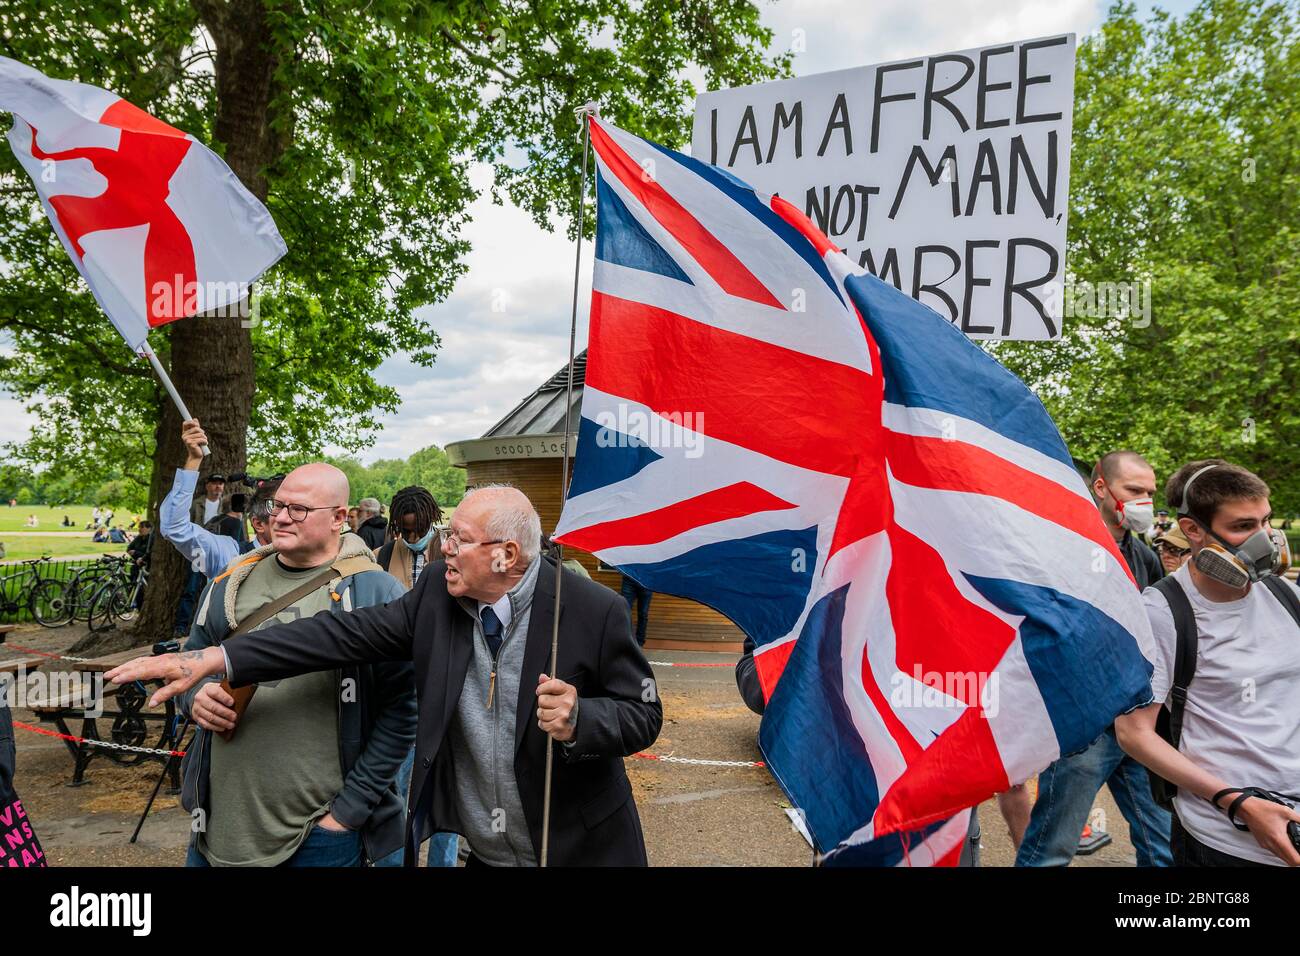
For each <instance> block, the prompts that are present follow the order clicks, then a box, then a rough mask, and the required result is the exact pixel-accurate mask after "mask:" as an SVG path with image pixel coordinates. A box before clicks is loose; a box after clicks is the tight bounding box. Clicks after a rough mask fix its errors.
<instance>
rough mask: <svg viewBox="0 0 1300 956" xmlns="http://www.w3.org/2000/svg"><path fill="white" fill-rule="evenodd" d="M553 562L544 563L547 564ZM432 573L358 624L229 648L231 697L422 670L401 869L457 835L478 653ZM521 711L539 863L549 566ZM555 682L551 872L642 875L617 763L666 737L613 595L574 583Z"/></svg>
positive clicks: (647, 673) (442, 581) (323, 621)
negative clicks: (338, 674) (346, 675)
mask: <svg viewBox="0 0 1300 956" xmlns="http://www.w3.org/2000/svg"><path fill="white" fill-rule="evenodd" d="M542 560H546V559H542ZM445 568H446V565H445V564H444V562H442V561H437V562H435V563H434V564H432V565H430V567H429V568H428V569H426V571H425V572H424V573H423V574H421V575H420V580H419V581H418V582H417V583H416V586H415V587H414V588H413V589H412V590H411V591H409V592H408V593H407V594H406V595H405V596H404V597H403V598H402V599H401V600H398V601H394V602H392V603H391V604H388V605H387V606H385V607H382V608H363V609H360V610H355V611H353V612H352V613H350V614H328V613H324V612H322V613H320V614H317V615H316V616H315V617H312V618H308V619H306V620H302V621H297V622H295V623H293V624H287V625H278V626H273V627H268V628H264V629H262V630H259V631H258V632H257V633H256V635H254V636H255V637H256V640H255V641H249V640H247V639H246V638H244V637H236V638H233V639H231V640H228V641H226V643H225V645H224V646H225V649H226V653H227V654H228V655H229V658H230V667H231V678H232V681H233V682H234V683H235V685H236V686H240V685H243V684H249V683H254V682H257V681H264V680H275V679H277V678H284V677H289V676H292V675H294V674H301V673H305V672H307V671H312V670H325V669H327V668H333V667H338V666H340V665H342V664H346V663H351V662H361V661H383V660H389V661H402V660H414V661H415V678H416V687H417V688H418V693H419V704H420V722H419V729H418V731H417V733H416V743H415V769H414V772H413V774H412V777H411V796H410V813H408V814H407V819H408V823H407V842H406V848H407V852H406V864H407V865H408V866H414V865H415V860H416V858H417V854H416V850H417V848H418V846H419V844H420V843H421V842H423V840H424V839H426V838H427V837H428V836H429V835H431V834H432V833H433V832H436V831H450V832H459V829H460V827H459V820H458V819H457V813H456V806H455V800H454V791H453V786H452V784H453V775H454V773H455V768H454V766H453V765H452V751H451V748H450V747H444V746H443V743H444V741H445V740H446V736H447V730H448V727H449V726H450V724H451V722H452V720H453V718H454V716H455V713H456V705H457V702H458V701H459V698H460V693H461V689H462V688H463V687H464V684H465V675H466V673H467V672H468V669H469V664H470V660H471V657H472V654H473V645H472V641H473V624H472V622H471V620H470V618H469V616H468V615H467V614H465V613H464V612H463V611H462V610H461V609H460V607H459V606H458V605H457V603H456V601H455V599H454V598H453V597H452V596H451V595H450V594H448V593H447V580H446V577H445V574H444V572H445ZM530 613H531V617H530V618H529V623H528V638H527V643H526V644H525V646H524V664H523V676H522V678H521V680H520V686H519V700H518V703H517V705H516V731H515V778H516V780H517V782H518V785H519V794H520V797H521V798H522V800H523V805H524V815H525V817H526V818H527V821H528V829H529V833H530V835H531V837H532V841H533V849H534V852H535V853H537V855H538V856H539V857H540V851H541V845H542V837H541V833H542V790H543V772H544V768H545V764H546V749H547V744H548V742H549V740H550V738H549V737H548V736H547V735H546V734H545V733H544V732H543V731H542V730H541V728H539V727H538V726H537V717H536V710H537V705H536V697H535V696H534V688H535V687H536V677H535V676H534V675H537V674H541V673H543V672H544V671H545V670H546V669H547V667H548V665H549V658H550V650H551V628H552V622H553V621H554V614H555V565H554V564H553V563H551V562H550V561H547V562H546V564H544V565H543V566H542V568H541V569H540V574H539V575H538V578H537V589H536V591H535V592H534V595H533V604H532V610H531V612H530ZM557 669H558V671H559V676H560V677H561V678H562V679H563V680H565V681H567V682H568V683H570V684H573V685H574V686H575V687H576V688H577V690H578V698H579V707H578V727H577V738H576V742H575V745H574V746H573V747H572V748H569V747H560V746H558V745H557V746H556V748H555V752H556V757H555V761H554V764H555V766H554V782H553V790H552V794H551V833H550V857H549V861H548V862H549V863H550V864H551V865H554V866H566V865H567V866H575V865H576V866H599V865H607V866H635V865H641V866H643V865H645V863H646V852H645V841H644V839H643V838H642V835H641V821H640V818H639V817H638V816H637V812H636V804H635V803H634V801H633V800H632V786H631V784H630V783H629V781H628V779H627V774H626V773H625V771H624V769H623V758H624V757H626V756H628V755H630V754H634V753H637V752H638V751H640V750H644V749H645V748H646V747H649V746H650V745H651V744H652V743H654V741H655V738H657V737H658V736H659V728H660V726H661V725H662V723H663V707H662V705H661V704H660V702H659V696H658V693H657V690H656V686H655V683H654V676H653V673H652V671H651V670H650V665H649V664H648V663H647V662H646V659H645V656H644V655H643V654H642V653H641V650H640V648H638V647H637V645H636V642H635V641H634V640H633V639H632V630H631V626H630V624H629V621H628V614H627V604H626V603H625V602H624V601H623V599H622V598H621V597H620V596H619V595H618V594H616V593H615V592H613V591H611V590H609V589H608V588H606V587H604V586H603V585H600V584H596V583H594V582H592V581H589V580H587V579H586V578H583V577H582V576H581V575H577V574H574V573H573V572H571V571H568V570H566V571H565V572H564V590H563V596H562V600H561V615H560V656H559V667H558V668H557Z"/></svg>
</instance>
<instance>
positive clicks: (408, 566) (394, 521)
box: [375, 485, 442, 591]
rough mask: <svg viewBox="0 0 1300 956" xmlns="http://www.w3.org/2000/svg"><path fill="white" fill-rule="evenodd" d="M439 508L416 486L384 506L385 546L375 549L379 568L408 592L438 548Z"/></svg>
mask: <svg viewBox="0 0 1300 956" xmlns="http://www.w3.org/2000/svg"><path fill="white" fill-rule="evenodd" d="M441 520H442V509H441V508H439V507H438V502H436V501H434V500H433V495H431V494H429V492H428V490H427V489H425V488H421V487H420V486H419V485H408V486H407V487H405V488H403V489H401V490H400V491H398V492H397V494H395V495H393V502H392V504H390V505H389V506H388V539H389V540H388V543H387V544H385V545H384V546H383V547H382V548H380V549H379V553H378V554H377V555H376V556H375V560H377V561H378V562H379V566H380V567H381V568H383V569H384V570H385V571H387V572H388V573H389V574H391V575H392V576H393V577H395V578H397V580H399V581H401V582H402V584H403V585H405V586H406V589H407V590H408V591H409V590H410V589H411V588H413V587H414V586H415V582H416V581H418V580H419V578H420V572H421V571H423V570H424V569H425V567H427V566H428V564H429V562H430V561H437V560H438V557H439V552H440V550H441V549H442V539H441V538H440V537H439V535H438V528H437V525H438V522H439V521H441Z"/></svg>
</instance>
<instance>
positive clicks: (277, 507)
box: [266, 498, 346, 524]
mask: <svg viewBox="0 0 1300 956" xmlns="http://www.w3.org/2000/svg"><path fill="white" fill-rule="evenodd" d="M343 507H346V505H320V506H319V507H316V508H308V507H307V506H306V505H291V504H286V503H285V502H283V501H281V500H280V499H279V498H272V499H271V504H270V506H269V507H268V508H267V509H266V514H267V516H268V517H271V518H274V517H275V516H276V515H278V514H279V513H280V512H281V511H285V510H286V509H287V510H288V512H289V518H290V519H291V520H293V521H295V522H297V523H298V524H302V522H304V521H306V520H307V515H308V514H309V513H310V512H312V511H333V510H335V509H336V508H343Z"/></svg>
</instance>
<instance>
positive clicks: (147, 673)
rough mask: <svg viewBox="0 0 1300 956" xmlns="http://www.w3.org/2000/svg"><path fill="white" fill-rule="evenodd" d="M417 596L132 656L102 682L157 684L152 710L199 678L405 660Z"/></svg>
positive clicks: (275, 676)
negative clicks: (197, 646)
mask: <svg viewBox="0 0 1300 956" xmlns="http://www.w3.org/2000/svg"><path fill="white" fill-rule="evenodd" d="M421 591H422V589H421V588H416V589H414V590H411V591H408V592H407V593H406V594H405V595H404V596H403V597H402V599H401V600H399V601H393V602H391V603H389V604H385V605H383V606H382V607H367V608H359V609H357V610H354V611H349V612H348V613H346V614H335V613H334V612H333V611H329V610H325V611H321V612H320V613H319V614H317V615H315V616H314V617H307V618H303V619H302V620H300V621H294V622H292V623H290V624H274V625H272V626H271V627H264V628H261V629H260V630H257V631H255V632H253V633H251V634H241V635H240V636H239V637H232V638H229V639H228V640H226V641H225V642H223V643H222V644H221V645H220V646H219V647H205V648H203V649H202V650H194V651H183V652H181V653H180V654H159V655H157V656H155V657H137V658H136V659H135V660H132V661H127V662H126V663H125V664H123V665H121V666H120V667H115V668H114V669H113V670H111V671H109V672H108V673H107V674H106V675H105V676H106V677H107V678H108V679H109V680H110V681H112V682H113V683H115V684H127V683H130V682H131V681H135V680H161V681H162V682H163V686H162V687H161V688H159V689H158V691H156V692H155V693H154V695H153V696H152V697H151V698H150V699H149V702H150V704H151V705H156V704H159V703H161V702H162V701H165V700H169V699H170V698H172V697H175V696H176V695H177V694H180V693H183V692H184V691H186V690H189V689H190V688H191V687H193V686H194V685H195V684H197V683H198V682H199V681H201V680H203V679H204V678H205V677H224V678H225V679H226V680H229V681H230V683H231V685H232V686H234V687H242V686H244V685H246V684H256V683H258V682H260V681H268V680H280V679H282V678H285V677H295V676H297V675H298V674H307V673H310V672H312V671H323V670H330V669H331V668H334V667H339V666H341V665H343V664H366V663H373V662H377V661H409V660H410V659H411V641H412V636H413V634H414V630H415V628H414V620H415V607H416V604H418V603H419V594H420V592H421ZM250 638H251V640H250ZM223 652H224V653H223ZM227 661H228V662H229V664H227Z"/></svg>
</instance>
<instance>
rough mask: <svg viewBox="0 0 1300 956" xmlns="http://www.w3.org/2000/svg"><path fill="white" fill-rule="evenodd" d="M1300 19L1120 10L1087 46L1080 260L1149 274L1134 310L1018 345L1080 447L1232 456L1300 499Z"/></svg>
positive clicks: (1080, 146) (1072, 229)
mask: <svg viewBox="0 0 1300 956" xmlns="http://www.w3.org/2000/svg"><path fill="white" fill-rule="evenodd" d="M1298 40H1300V16H1298V13H1297V7H1296V5H1295V4H1294V3H1267V2H1262V0H1206V2H1203V3H1201V4H1200V5H1199V6H1198V7H1196V8H1195V9H1194V10H1192V11H1191V12H1189V13H1188V14H1187V15H1185V16H1184V17H1182V18H1178V19H1175V18H1174V17H1171V16H1169V15H1167V14H1165V13H1161V12H1159V11H1157V12H1156V13H1154V14H1153V15H1152V18H1151V19H1150V20H1149V21H1148V22H1145V23H1144V22H1142V21H1140V20H1139V19H1138V18H1137V17H1136V15H1135V12H1134V8H1133V7H1132V5H1117V6H1115V7H1112V8H1111V10H1110V14H1109V16H1108V18H1107V20H1106V22H1105V24H1104V25H1103V26H1102V28H1101V30H1100V31H1099V32H1098V33H1097V34H1094V35H1093V36H1090V37H1089V38H1088V39H1087V40H1085V41H1084V42H1083V43H1082V44H1081V45H1080V48H1079V59H1078V69H1077V73H1076V77H1075V109H1074V146H1073V155H1072V158H1071V167H1070V201H1071V207H1070V221H1069V254H1068V266H1069V269H1070V271H1071V273H1072V274H1073V276H1074V278H1075V279H1076V281H1077V282H1079V283H1080V286H1079V287H1078V292H1079V293H1080V294H1077V295H1076V300H1078V299H1080V298H1081V293H1082V291H1084V290H1085V289H1086V287H1085V286H1083V285H1082V283H1085V282H1086V283H1093V284H1094V289H1095V288H1097V286H1096V285H1095V284H1098V283H1106V282H1111V283H1119V282H1145V281H1149V282H1150V289H1151V294H1152V300H1151V301H1152V307H1151V311H1150V321H1149V322H1148V321H1147V320H1146V319H1145V318H1144V317H1142V316H1140V315H1133V316H1129V317H1127V318H1123V317H1117V316H1115V315H1113V314H1112V315H1107V316H1098V315H1074V316H1073V317H1070V318H1067V320H1066V324H1065V338H1064V339H1063V340H1062V341H1061V342H1057V343H1052V344H1048V345H1043V344H1031V343H1008V344H1004V345H1000V346H998V347H996V348H995V349H994V351H995V352H996V354H997V355H998V358H999V359H1001V360H1002V361H1003V362H1004V363H1006V364H1007V365H1008V366H1009V367H1010V368H1011V369H1012V370H1013V371H1015V372H1016V373H1017V374H1019V375H1020V376H1021V377H1022V378H1024V379H1025V381H1026V382H1028V383H1029V384H1031V385H1032V386H1033V387H1034V388H1035V389H1036V390H1037V391H1038V392H1039V394H1040V396H1041V397H1042V398H1043V400H1044V403H1045V404H1046V405H1047V408H1048V410H1049V411H1050V412H1051V413H1052V416H1053V417H1054V418H1055V419H1056V422H1057V424H1058V425H1059V426H1060V428H1061V431H1062V433H1063V435H1064V436H1065V438H1066V440H1067V442H1068V443H1069V445H1070V447H1071V451H1072V452H1073V453H1074V454H1075V455H1076V456H1077V457H1080V458H1083V459H1085V460H1096V458H1097V457H1099V456H1100V455H1101V454H1103V453H1105V452H1106V451H1109V450H1112V449H1115V448H1122V447H1129V448H1133V449H1136V450H1138V451H1141V452H1142V453H1143V454H1145V455H1146V456H1147V457H1148V459H1149V460H1150V461H1151V462H1152V464H1153V465H1154V466H1155V468H1156V470H1157V473H1158V475H1160V476H1161V480H1162V481H1163V479H1164V477H1167V476H1168V475H1169V474H1170V473H1171V472H1172V471H1173V470H1174V469H1176V468H1177V467H1179V466H1180V465H1181V464H1183V463H1185V462H1187V461H1189V460H1192V459H1196V458H1206V457H1212V456H1220V457H1224V458H1227V459H1228V460H1230V461H1235V462H1237V463H1239V464H1242V465H1245V466H1246V467H1248V468H1251V469H1253V470H1254V471H1256V472H1258V473H1259V474H1260V476H1261V477H1263V478H1264V479H1265V480H1266V481H1267V482H1268V483H1269V484H1270V485H1271V486H1272V489H1273V504H1274V510H1275V511H1277V512H1278V513H1279V514H1282V513H1288V514H1294V513H1296V512H1297V510H1300V472H1298V471H1297V469H1296V467H1295V465H1296V456H1295V449H1296V447H1297V445H1300V403H1298V402H1297V399H1298V398H1300V319H1297V313H1296V308H1295V303H1296V302H1297V301H1300V216H1298V215H1297V212H1298V211H1300V198H1298V197H1300V111H1297V109H1296V103H1298V102H1300V43H1298Z"/></svg>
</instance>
